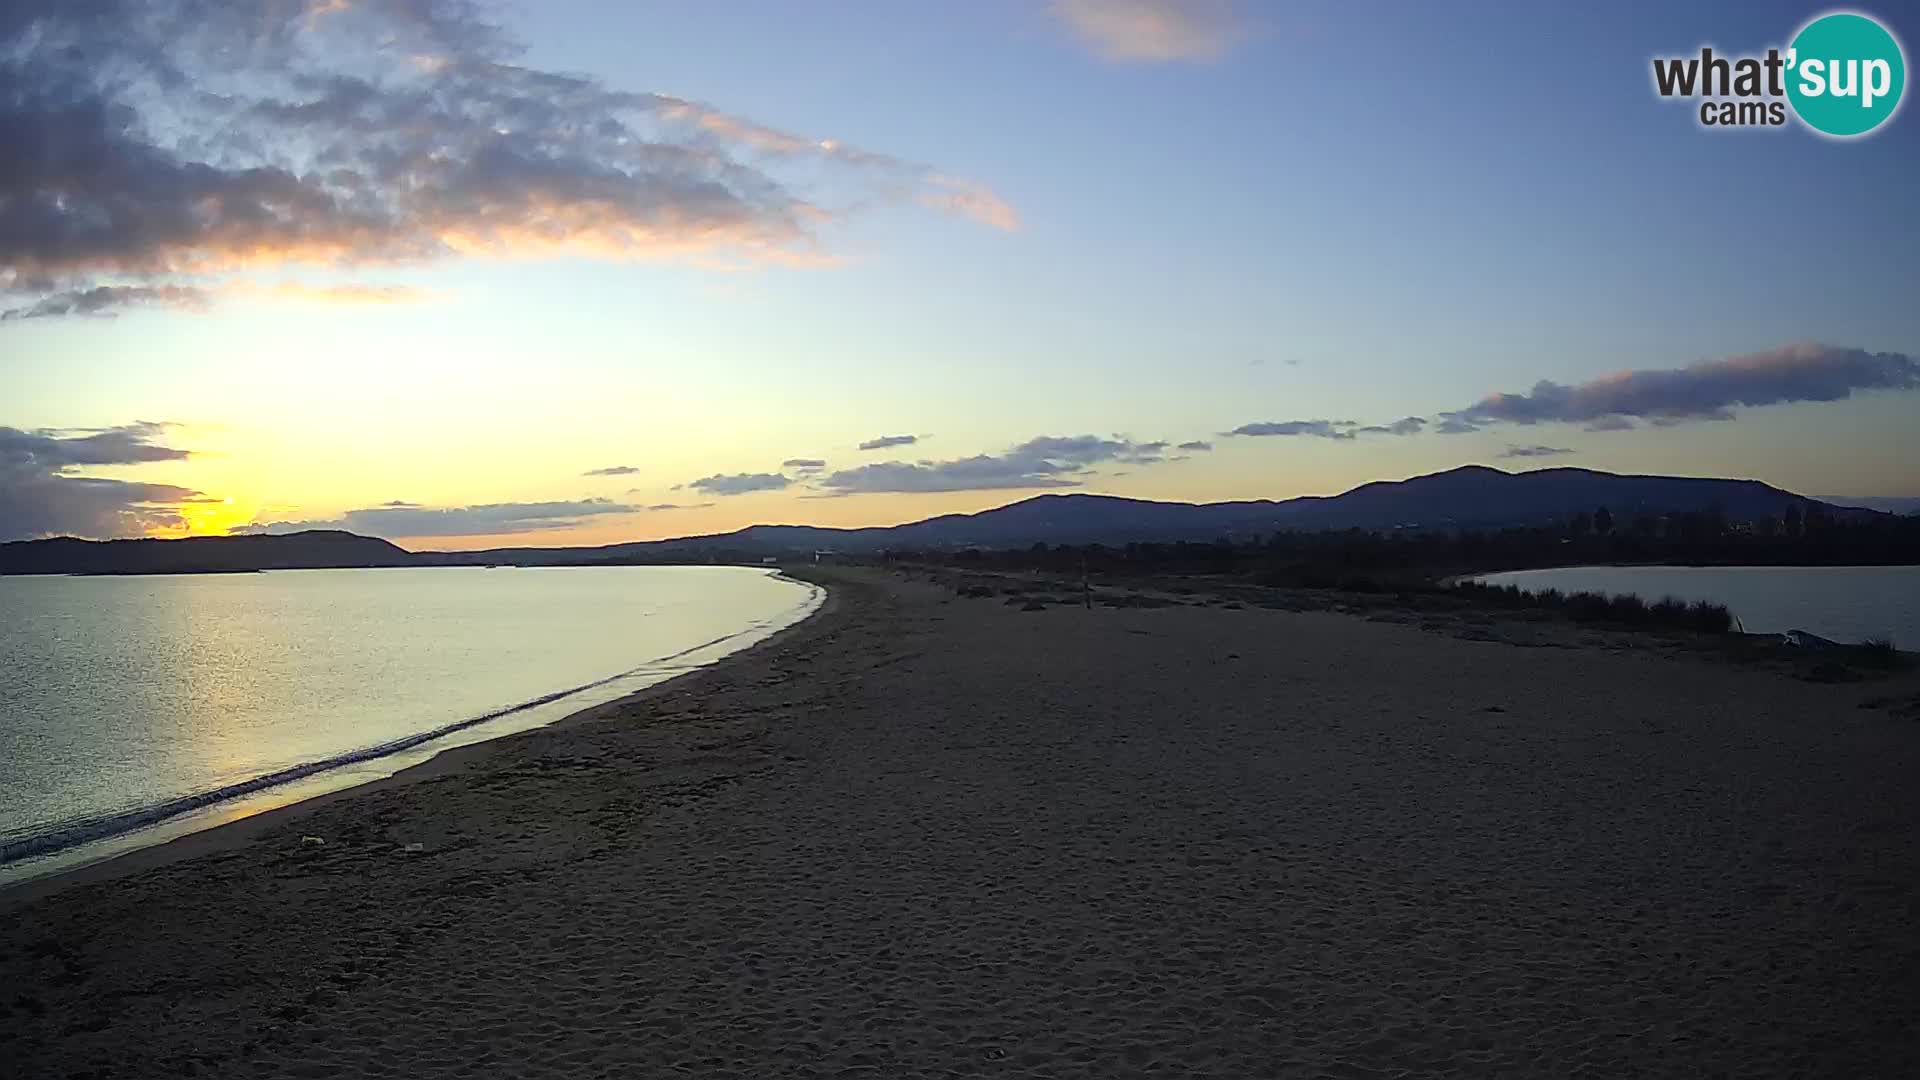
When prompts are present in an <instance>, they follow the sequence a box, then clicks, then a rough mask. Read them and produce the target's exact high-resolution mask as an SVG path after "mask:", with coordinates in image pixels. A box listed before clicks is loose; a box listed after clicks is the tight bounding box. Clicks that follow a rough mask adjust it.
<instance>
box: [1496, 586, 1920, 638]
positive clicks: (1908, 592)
mask: <svg viewBox="0 0 1920 1080" xmlns="http://www.w3.org/2000/svg"><path fill="white" fill-rule="evenodd" d="M1479 580H1481V581H1485V582H1488V583H1491V584H1495V585H1517V586H1519V587H1520V588H1522V589H1559V590H1560V591H1561V592H1580V591H1592V592H1602V593H1631V594H1633V595H1635V596H1639V597H1640V598H1642V599H1645V600H1659V599H1661V598H1662V597H1667V596H1677V597H1679V598H1680V599H1682V600H1688V601H1692V600H1712V601H1714V602H1716V603H1720V604H1725V605H1726V606H1727V608H1728V609H1729V610H1731V611H1732V612H1733V613H1734V615H1735V616H1737V617H1738V618H1739V619H1740V625H1741V627H1742V628H1744V629H1745V630H1746V631H1747V632H1748V633H1754V634H1776V633H1785V632H1786V631H1788V630H1805V631H1807V632H1809V633H1813V634H1818V635H1820V636H1821V637H1824V638H1832V639H1833V640H1835V641H1847V642H1856V641H1865V640H1867V639H1868V638H1887V639H1889V640H1891V641H1892V642H1893V643H1894V644H1895V645H1898V646H1899V647H1900V648H1902V649H1908V650H1916V649H1920V566H1572V567H1565V568H1562V569H1558V570H1517V571H1513V572H1511V573H1505V574H1488V575H1487V576H1485V577H1482V578H1480V579H1479Z"/></svg>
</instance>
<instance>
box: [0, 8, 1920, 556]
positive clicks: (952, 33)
mask: <svg viewBox="0 0 1920 1080" xmlns="http://www.w3.org/2000/svg"><path fill="white" fill-rule="evenodd" d="M1824 10H1826V9H1824V8H1821V7H1818V6H1812V5H1795V4H1785V3H1768V4H1757V5H1756V4H1735V3H1731V2H1723V3H1714V4H1701V5H1689V6H1686V7H1685V8H1684V9H1682V10H1664V9H1654V10H1637V11H1633V12H1626V11H1609V10H1597V9H1596V10H1585V9H1583V10H1579V11H1565V10H1554V11H1549V10H1546V9H1541V8H1538V7H1537V6H1532V5H1525V4H1519V3H1502V4H1492V5H1483V6H1477V7H1475V8H1474V9H1472V10H1468V11H1460V10H1439V9H1436V8H1433V7H1431V6H1428V5H1413V4H1395V5H1386V6H1380V7H1368V8H1364V9H1362V8H1354V7H1350V6H1343V5H1335V4H1304V5H1284V6H1283V5H1269V4H1257V3H1251V2H1239V3H1236V2H1234V0H1050V2H1037V0H1036V2H1031V3H1029V2H1024V0H994V2H989V3H982V4H970V5H911V6H905V7H903V6H900V5H891V4H880V3H849V4H843V5H835V6H833V7H831V8H830V9H826V10H824V11H816V10H813V9H810V8H803V7H801V6H799V5H791V4H783V3H774V2H772V0H760V2H751V3H740V4H727V5H673V6H656V5H629V4H618V3H611V2H605V0H555V2H551V3H538V4H536V3H530V2H502V3H497V4H495V3H474V2H466V0H443V2H433V3H415V2H410V0H408V2H403V0H261V2H260V3H257V4H249V5H231V6H229V5H210V4H206V3H202V2H199V0H106V2H103V3H96V4H88V5H71V4H63V3H55V2H51V0H27V2H26V3H24V4H19V5H13V6H10V7H9V9H8V11H7V13H6V14H4V15H0V127H4V130H5V131H6V132H7V136H6V140H5V142H6V146H7V151H6V156H7V163H6V165H5V166H4V167H0V541H8V540H21V539H34V538H41V537H49V536H64V535H71V536H80V537H87V538H97V539H106V538H116V537H137V536H152V537H182V536H224V535H236V534H247V533H274V532H287V531H297V530H302V529H315V528H325V529H344V530H348V531H351V532H355V533H360V534H363V535H368V536H377V537H383V538H386V539H390V540H392V541H394V542H396V543H398V544H400V545H401V546H403V547H406V548H409V549H413V550H425V549H478V548H487V547H501V546H540V547H548V546H563V545H598V544H612V543H619V542H623V541H635V540H650V539H660V538H666V537H673V536H686V535H699V534H709V533H720V532H726V531H730V530H732V529H737V528H741V527H744V526H747V525H752V524H756V523H786V524H812V525H823V526H843V527H856V526H868V525H892V524H898V523H902V522H906V521H912V520H917V519H922V518H926V517H931V516H935V515H938V514H945V513H953V512H970V511H977V510H981V509H985V508H988V507H992V506H996V505H1001V504H1004V503H1008V502H1012V501H1015V500H1017V499H1021V498H1026V497H1028V496H1031V495H1035V494H1043V493H1066V492H1089V493H1101V494H1113V495H1123V496H1129V497H1134V498H1143V499H1162V500H1175V501H1187V502H1207V501H1218V500H1229V499H1257V498H1271V499H1281V498H1288V497H1292V496H1298V495H1328V494H1335V493H1338V492H1340V491H1343V490H1346V489H1349V488H1352V487H1354V486H1357V485H1359V484H1363V483H1366V482H1368V481H1372V480H1378V479H1401V478H1405V477H1409V476H1415V475H1419V474H1423V473H1431V472H1437V471H1441V470H1445V469H1449V468H1453V467H1457V466H1460V465H1464V464H1484V465H1491V466H1496V467H1500V468H1504V469H1508V470H1512V471H1518V470H1522V469H1533V468H1543V467H1556V466H1578V467H1582V468H1590V469H1598V470H1605V471H1613V472H1625V473H1663V474H1676V475H1689V476H1725V477H1739V478H1752V479H1758V480H1763V481H1765V482H1767V483H1770V484H1774V485H1776V486H1779V487H1782V488H1786V489H1788V490H1791V491H1794V492H1797V493H1800V494H1804V495H1809V496H1814V497H1911V496H1920V424H1916V423H1914V416H1915V413H1916V406H1920V394H1916V391H1920V305H1915V304H1914V303H1913V297H1914V296H1915V295H1916V294H1920V269H1917V268H1916V267H1915V265H1914V262H1913V258H1912V253H1911V248H1912V244H1911V242H1910V241H1911V240H1912V238H1914V237H1916V236H1920V203H1916V201H1915V200H1914V199H1913V198H1912V195H1911V190H1910V188H1911V182H1912V181H1911V178H1912V176H1913V175H1914V172H1915V167H1916V166H1920V128H1916V127H1915V124H1916V121H1915V119H1914V116H1913V113H1912V110H1911V109H1906V110H1902V111H1900V112H1899V113H1898V114H1897V115H1893V116H1892V117H1891V118H1890V119H1888V120H1886V122H1885V123H1884V124H1881V125H1880V126H1879V127H1878V128H1877V129H1876V130H1873V131H1871V132H1868V133H1865V134H1861V135H1859V136H1857V137H1830V136H1829V135H1827V134H1823V133H1822V132H1820V131H1817V130H1813V129H1812V128H1811V127H1810V126H1809V125H1808V124H1806V123H1783V124H1781V125H1779V126H1777V127H1770V128H1769V129H1767V130H1745V131H1730V130H1717V129H1716V125H1715V124H1714V123H1710V122H1709V120H1710V119H1715V118H1717V114H1714V113H1713V112H1712V111H1711V109H1708V110H1706V111H1701V110H1698V109H1696V108H1695V107H1694V106H1693V105H1692V104H1691V103H1683V102H1680V101H1676V100H1674V97H1675V96H1676V95H1675V93H1672V92H1662V91H1661V90H1660V88H1659V87H1658V85H1656V82H1655V78H1650V74H1649V59H1650V58H1657V57H1661V56H1668V55H1680V54H1684V53H1686V52H1687V51H1688V50H1695V51H1698V50H1699V48H1700V45H1701V43H1702V42H1712V43H1714V45H1715V46H1716V47H1717V48H1721V49H1723V50H1724V51H1725V52H1727V53H1728V54H1729V55H1733V54H1739V53H1743V52H1750V53H1764V52H1765V50H1766V49H1768V48H1769V47H1771V46H1775V45H1778V44H1780V43H1782V42H1783V41H1785V40H1786V39H1787V38H1788V37H1790V36H1791V35H1792V33H1793V32H1794V30H1795V28H1796V27H1799V26H1802V25H1804V24H1805V23H1806V22H1807V20H1808V19H1810V18H1812V17H1814V16H1816V15H1818V14H1820V13H1821V12H1822V11H1824ZM1882 14H1883V15H1884V16H1886V17H1887V21H1888V23H1889V25H1890V26H1891V27H1892V29H1893V30H1894V31H1895V32H1896V33H1898V32H1900V31H1904V32H1905V33H1906V34H1909V35H1911V34H1914V33H1916V32H1920V23H1913V24H1912V25H1900V24H1901V23H1902V22H1903V20H1902V18H1901V14H1900V12H1898V11H1893V10H1889V11H1888V12H1885V13H1882ZM1905 21H1907V22H1911V20H1905ZM747 25H751V26H752V27H753V32H752V33H745V32H743V27H744V26H747ZM1910 40H1911V39H1910ZM1574 42H1577V43H1578V48H1574V47H1573V45H1572V43H1574ZM369 43H377V44H373V45H370V44H369ZM1467 52H1473V53H1474V54H1476V55H1482V54H1486V55H1495V56H1498V57H1500V58H1501V59H1500V62H1498V63H1494V64H1484V65H1483V64H1479V63H1472V64H1469V63H1466V62H1465V61H1463V59H1462V57H1463V56H1464V55H1466V53H1467ZM1356 56H1364V57H1365V63H1364V65H1362V66H1363V67H1364V73H1362V72H1359V71H1357V69H1356V65H1355V62H1354V58H1355V57H1356ZM1654 70H1655V71H1656V72H1657V71H1658V70H1659V69H1658V68H1657V67H1656V68H1655V69H1654ZM1656 77H1657V76H1656ZM1671 89H1672V88H1671V87H1669V88H1668V90H1669V91H1671ZM1781 115H1782V116H1786V115H1788V114H1786V113H1782V114H1781ZM1760 116H1761V120H1764V119H1765V116H1764V113H1763V114H1760ZM1755 122H1760V121H1755Z"/></svg>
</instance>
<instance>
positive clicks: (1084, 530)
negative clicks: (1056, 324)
mask: <svg viewBox="0 0 1920 1080" xmlns="http://www.w3.org/2000/svg"><path fill="white" fill-rule="evenodd" d="M1815 501H1817V500H1810V499H1807V498H1805V497H1804V496H1800V495H1795V494H1793V493H1792V492H1790V491H1782V490H1781V489H1779V488H1776V487H1772V486H1769V485H1767V484H1763V483H1761V482H1759V481H1758V480H1716V479H1708V478H1696V477H1684V476H1622V475H1618V474H1615V473H1605V472H1595V471H1593V470H1591V469H1538V470H1535V471H1532V472H1522V473H1510V472H1506V471H1504V470H1501V469H1490V468H1487V467H1485V466H1482V465H1469V466H1464V467H1462V468H1458V469H1449V470H1448V471H1446V472H1438V473H1431V474H1429V475H1426V476H1416V477H1413V478H1411V479H1408V480H1382V481H1378V482H1375V483H1371V484H1362V485H1361V486H1359V487H1357V488H1354V489H1353V490H1351V491H1348V492H1345V493H1343V494H1340V495H1332V496H1324V497H1323V496H1306V497H1303V498H1298V499H1285V500H1281V501H1277V502H1276V501H1273V500H1267V499H1259V500H1252V501H1245V502H1219V503H1197V504H1196V503H1178V502H1154V501H1151V500H1147V499H1123V498H1119V497H1117V496H1112V495H1036V496H1034V497H1033V498H1030V499H1022V500H1020V501H1019V502H1015V503H1009V504H1008V505H1006V506H1001V507H996V508H994V509H992V510H983V511H980V512H979V513H976V514H947V515H943V516H941V517H935V518H928V519H926V520H925V521H915V522H909V523H907V524H904V525H894V526H889V527H884V528H868V529H827V528H819V527H816V526H812V525H751V526H748V527H747V528H744V529H740V530H737V531H735V532H730V533H721V534H717V535H713V536H690V537H683V538H680V539H675V540H654V541H647V542H643V543H633V544H611V545H607V546H604V547H576V548H533V547H527V548H495V549H491V550H487V551H430V552H422V553H419V554H410V553H408V552H406V551H403V550H401V549H400V548H398V547H395V546H394V545H392V544H390V543H388V542H386V541H385V540H376V539H372V538H370V537H365V536H355V535H353V534H352V533H344V532H333V531H315V532H303V533H293V534H290V535H286V536H234V537H195V538H193V539H188V540H110V541H105V542H100V541H90V540H73V539H58V540H29V541H17V542H14V543H10V544H0V574H52V573H92V574H102V573H110V574H166V573H215V572H222V571H238V570H281V569H293V568H299V567H328V566H409V565H411V566H470V565H481V564H487V563H513V564H519V565H525V566H550V565H556V564H562V563H596V562H675V561H702V560H705V559H708V558H759V557H763V556H767V555H788V554H793V553H796V552H812V551H815V550H818V549H830V550H833V551H840V552H847V553H853V554H858V553H866V552H874V551H882V550H888V549H894V550H899V549H913V548H919V549H949V550H950V549H956V548H967V547H981V548H1013V547H1028V546H1031V545H1033V544H1035V543H1045V544H1091V543H1100V544H1113V545H1120V544H1126V543H1130V542H1135V541H1138V542H1142V543H1145V542H1169V541H1176V540H1199V541H1203V540H1212V539H1215V538H1216V537H1221V536H1227V537H1234V538H1238V539H1248V538H1250V537H1252V536H1256V535H1265V534H1269V533H1273V532H1276V531H1283V530H1291V531H1297V532H1318V531H1321V530H1327V529H1349V528H1361V529H1395V528H1419V529H1459V528H1494V527H1499V526H1506V525H1537V524H1545V523H1548V522H1553V521H1558V520H1564V519H1566V518H1567V517H1568V516H1570V515H1572V514H1577V513H1581V512H1587V513H1591V512H1593V511H1594V510H1595V509H1597V508H1599V507H1601V506H1605V507H1607V509H1608V510H1609V511H1610V512H1611V513H1612V514H1613V517H1614V520H1615V521H1617V522H1619V523H1620V524H1621V526H1622V527H1625V526H1626V525H1627V523H1629V522H1631V521H1632V520H1633V519H1634V517H1636V516H1637V515H1641V514H1664V513H1670V512H1691V511H1702V510H1718V511H1719V512H1720V513H1722V514H1723V515H1725V517H1726V518H1727V520H1729V521H1748V520H1754V519H1757V518H1761V517H1778V516H1780V515H1781V514H1782V513H1784V512H1785V511H1786V509H1787V508H1788V507H1790V506H1805V505H1807V504H1808V503H1811V502H1815ZM1827 510H1828V512H1829V513H1830V514H1831V515H1832V516H1834V517H1836V518H1847V517H1871V516H1874V515H1875V513H1876V512H1875V511H1873V510H1868V509H1847V508H1842V507H1838V506H1831V505H1829V506H1828V507H1827Z"/></svg>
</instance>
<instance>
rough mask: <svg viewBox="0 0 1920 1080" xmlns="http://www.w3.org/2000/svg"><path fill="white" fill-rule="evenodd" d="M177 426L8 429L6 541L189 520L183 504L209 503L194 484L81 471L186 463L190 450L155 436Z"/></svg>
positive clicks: (0, 463) (3, 485)
mask: <svg viewBox="0 0 1920 1080" xmlns="http://www.w3.org/2000/svg"><path fill="white" fill-rule="evenodd" d="M171 426H172V425H169V424H164V423H147V422H143V423H136V424H127V425H123V426H120V427H110V428H95V429H88V430H84V431H72V430H62V429H49V428H41V429H37V430H31V431H28V430H22V429H20V428H14V427H0V540H20V539H28V538H32V537H39V536H62V535H68V536H84V537H94V538H108V537H120V536H141V535H145V534H146V533H148V532H150V531H153V530H155V529H162V528H169V527H178V526H180V525H182V524H184V523H185V521H184V519H183V518H182V517H181V514H180V510H179V508H180V507H181V506H183V505H185V504H187V503H194V502H205V501H208V497H207V496H206V495H205V494H203V493H202V492H199V491H195V490H193V489H192V488H185V487H179V486H177V485H173V484H148V483H140V482H135V481H128V480H116V479H109V478H106V477H98V476H85V475H80V474H77V473H76V472H75V470H76V469H81V468H85V467H89V466H114V465H121V466H124V465H143V464H149V463H152V462H162V461H183V460H185V459H186V458H188V457H189V456H190V455H189V453H188V452H187V451H185V450H181V449H177V448H175V447H171V446H166V445H163V444H161V443H158V442H156V441H155V440H156V439H158V438H160V437H162V435H163V434H164V432H165V431H166V430H167V429H168V428H169V427H171Z"/></svg>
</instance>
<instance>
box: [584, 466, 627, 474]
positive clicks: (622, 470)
mask: <svg viewBox="0 0 1920 1080" xmlns="http://www.w3.org/2000/svg"><path fill="white" fill-rule="evenodd" d="M639 471H640V470H639V469H638V468H635V467H634V466H632V465H609V466H607V467H606V468H604V469H588V470H587V471H586V472H583V473H581V474H580V475H581V476H632V475H633V474H634V473H637V472H639Z"/></svg>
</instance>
